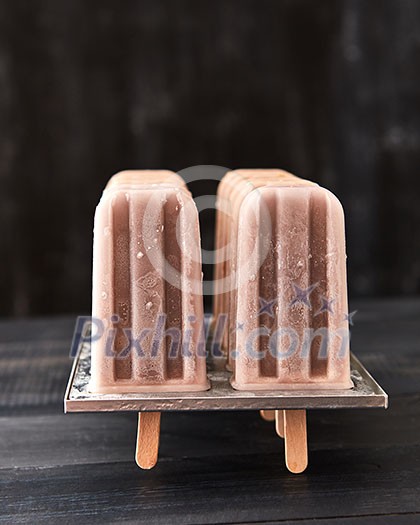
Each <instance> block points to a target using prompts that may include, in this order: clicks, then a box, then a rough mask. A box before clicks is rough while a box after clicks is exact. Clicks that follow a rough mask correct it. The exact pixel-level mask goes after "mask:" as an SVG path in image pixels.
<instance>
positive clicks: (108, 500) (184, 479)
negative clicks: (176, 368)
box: [0, 299, 420, 525]
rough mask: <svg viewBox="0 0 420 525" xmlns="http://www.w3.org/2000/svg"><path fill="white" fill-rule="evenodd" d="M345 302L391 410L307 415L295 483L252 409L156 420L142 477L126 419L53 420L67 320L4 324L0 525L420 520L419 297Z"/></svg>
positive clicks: (131, 419) (57, 413)
mask: <svg viewBox="0 0 420 525" xmlns="http://www.w3.org/2000/svg"><path fill="white" fill-rule="evenodd" d="M354 307H355V308H357V309H358V310H359V312H358V314H356V316H355V318H354V321H355V326H354V328H353V333H352V348H353V351H354V352H355V353H356V354H357V355H358V356H359V357H360V358H361V359H362V360H363V362H364V363H365V364H366V366H367V367H368V368H369V370H370V371H371V372H372V373H373V375H374V376H375V378H376V379H377V380H378V381H379V382H380V383H381V384H382V386H383V387H384V388H385V389H386V390H387V391H388V393H389V394H390V408H389V409H388V410H387V411H385V410H337V411H327V410H325V411H309V412H308V444H309V466H308V468H307V470H306V471H305V472H304V473H303V474H300V475H299V476H294V475H292V474H290V473H289V472H288V471H287V469H286V467H285V465H284V455H283V454H284V452H283V443H282V440H280V439H279V438H278V436H277V435H276V433H275V429H274V423H273V422H266V421H263V420H262V418H261V417H260V415H259V413H258V412H257V411H255V412H237V413H227V412H221V413H194V414H163V416H162V422H161V441H160V449H159V462H158V464H157V466H156V467H155V468H154V469H152V470H150V471H142V470H140V469H139V468H138V467H137V465H136V464H135V462H134V451H135V443H136V430H137V415H136V414H135V413H118V414H68V415H64V414H63V413H62V398H63V394H64V389H65V384H66V380H67V376H68V374H69V371H70V367H71V360H70V359H69V358H68V357H67V355H68V350H69V346H70V341H71V335H72V329H73V325H74V320H73V319H65V318H64V319H55V320H47V319H44V320H36V321H20V322H13V321H3V322H0V523H12V522H13V523H57V522H63V523H99V522H101V523H111V522H116V521H118V522H131V523H150V524H154V523H180V524H193V523H194V524H199V523H299V525H302V524H309V523H311V524H319V523H331V524H334V525H336V524H342V525H353V524H355V523H360V524H367V525H378V524H388V523H390V524H394V523H395V524H398V525H399V524H402V525H404V524H414V523H419V522H420V386H419V385H420V347H419V342H420V323H419V321H418V320H419V319H420V299H419V300H415V299H412V300H404V301H396V300H395V301H367V300H366V301H361V302H358V303H357V305H354Z"/></svg>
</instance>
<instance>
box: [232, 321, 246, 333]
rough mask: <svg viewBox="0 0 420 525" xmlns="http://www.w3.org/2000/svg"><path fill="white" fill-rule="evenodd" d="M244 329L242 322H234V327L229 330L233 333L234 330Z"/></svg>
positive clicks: (240, 330)
mask: <svg viewBox="0 0 420 525" xmlns="http://www.w3.org/2000/svg"><path fill="white" fill-rule="evenodd" d="M243 329H244V323H236V327H235V328H232V330H231V332H230V333H231V334H234V333H236V332H242V331H243Z"/></svg>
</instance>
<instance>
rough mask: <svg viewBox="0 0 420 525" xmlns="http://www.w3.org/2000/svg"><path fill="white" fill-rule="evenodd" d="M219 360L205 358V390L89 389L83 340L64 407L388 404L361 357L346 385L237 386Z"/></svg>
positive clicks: (242, 407)
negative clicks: (207, 385)
mask: <svg viewBox="0 0 420 525" xmlns="http://www.w3.org/2000/svg"><path fill="white" fill-rule="evenodd" d="M224 364H225V363H224V360H223V359H217V362H216V361H213V362H210V363H209V366H208V377H209V380H210V383H211V388H210V390H207V391H205V392H185V393H179V392H177V393H169V392H162V393H136V394H93V393H91V392H89V390H88V384H89V381H90V344H89V343H83V344H82V345H81V346H80V348H79V351H78V353H77V355H76V357H75V359H74V363H73V368H72V371H71V373H70V378H69V382H68V385H67V389H66V394H65V398H64V410H65V412H113V411H135V412H148V411H159V412H164V411H192V410H262V409H264V410H270V409H271V410H273V409H310V408H387V407H388V395H387V394H386V393H385V392H384V390H383V389H382V388H381V387H380V386H379V384H378V383H377V382H376V381H375V380H374V379H373V377H372V376H371V375H370V374H369V372H368V371H367V370H366V368H365V367H364V366H363V365H362V364H361V362H360V361H359V360H358V359H357V358H356V357H355V356H354V355H353V354H351V379H352V381H353V384H354V387H353V388H351V389H349V390H321V389H320V390H311V391H299V390H293V391H290V390H287V391H286V390H283V391H279V390H275V391H274V390H273V391H258V392H257V391H254V392H248V391H238V390H234V389H233V388H232V386H231V385H230V382H229V378H230V373H229V372H228V371H227V370H226V369H225V366H224Z"/></svg>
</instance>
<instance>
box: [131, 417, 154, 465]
mask: <svg viewBox="0 0 420 525" xmlns="http://www.w3.org/2000/svg"><path fill="white" fill-rule="evenodd" d="M159 437H160V412H140V413H139V419H138V430H137V446H136V463H137V465H138V466H139V467H140V468H142V469H146V470H148V469H151V468H153V467H154V466H155V465H156V463H157V460H158V454H159Z"/></svg>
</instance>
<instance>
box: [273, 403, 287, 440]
mask: <svg viewBox="0 0 420 525" xmlns="http://www.w3.org/2000/svg"><path fill="white" fill-rule="evenodd" d="M284 412H285V411H284V410H276V411H275V421H276V432H277V435H278V436H279V437H281V438H284Z"/></svg>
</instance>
